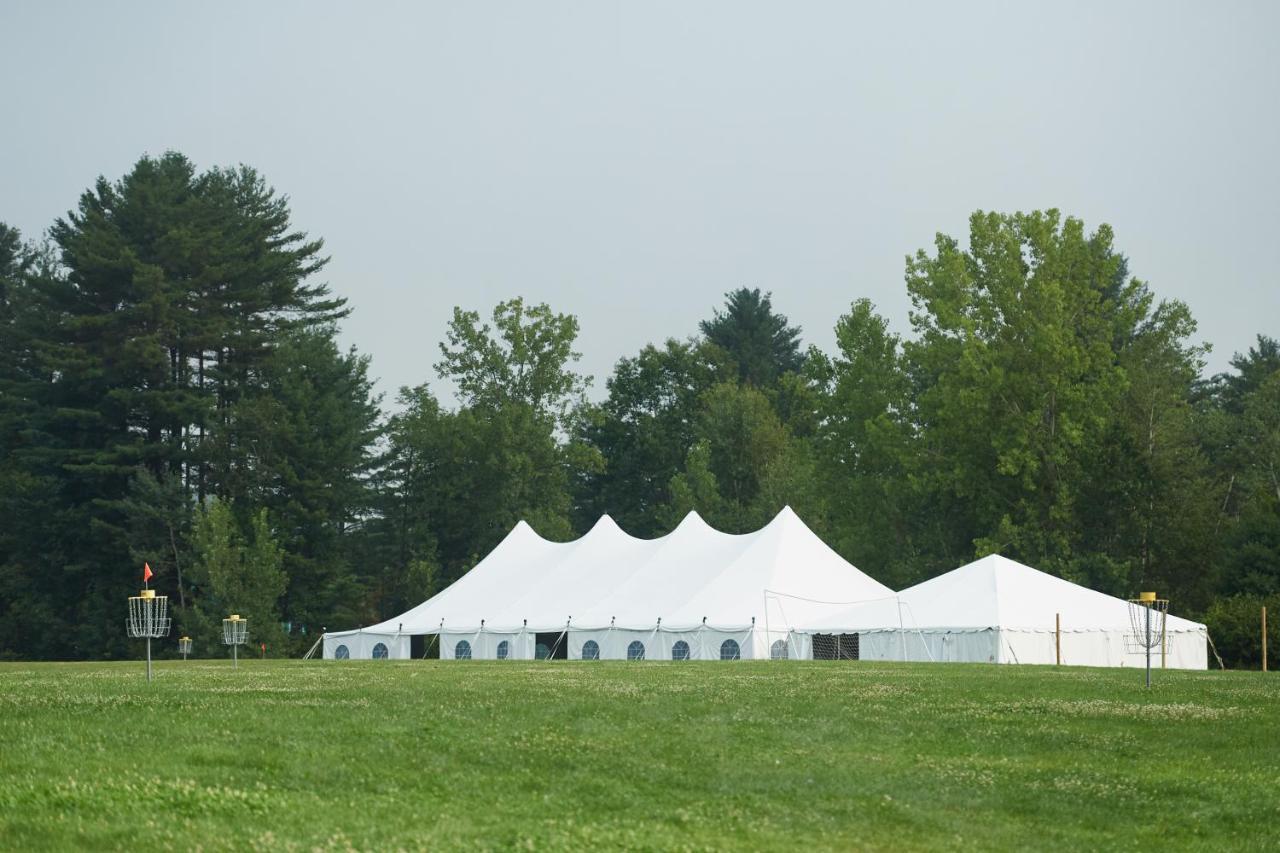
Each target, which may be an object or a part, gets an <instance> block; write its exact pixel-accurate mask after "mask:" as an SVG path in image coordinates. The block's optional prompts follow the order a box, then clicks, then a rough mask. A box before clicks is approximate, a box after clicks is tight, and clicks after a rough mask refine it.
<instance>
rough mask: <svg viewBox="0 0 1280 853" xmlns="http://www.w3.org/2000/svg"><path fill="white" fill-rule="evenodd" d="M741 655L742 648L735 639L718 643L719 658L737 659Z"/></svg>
mask: <svg viewBox="0 0 1280 853" xmlns="http://www.w3.org/2000/svg"><path fill="white" fill-rule="evenodd" d="M741 657H742V648H741V647H740V646H739V645H738V641H737V640H725V641H724V642H723V643H721V644H720V660H739V659H741Z"/></svg>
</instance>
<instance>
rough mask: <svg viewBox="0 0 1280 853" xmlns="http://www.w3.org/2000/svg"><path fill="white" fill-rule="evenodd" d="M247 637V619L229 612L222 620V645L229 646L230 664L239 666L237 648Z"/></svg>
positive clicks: (237, 667)
mask: <svg viewBox="0 0 1280 853" xmlns="http://www.w3.org/2000/svg"><path fill="white" fill-rule="evenodd" d="M248 638H249V620H248V619H241V618H240V616H239V615H238V614H235V613H233V614H231V615H230V616H229V617H227V618H226V619H223V620H222V642H223V645H227V646H230V647H231V665H232V666H233V667H234V668H236V669H239V668H240V655H239V648H240V646H243V645H244V643H245V640H247V639H248Z"/></svg>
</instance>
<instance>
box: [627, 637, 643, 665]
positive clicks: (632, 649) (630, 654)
mask: <svg viewBox="0 0 1280 853" xmlns="http://www.w3.org/2000/svg"><path fill="white" fill-rule="evenodd" d="M627 660H644V643H642V642H640V641H639V640H632V641H631V645H629V646H627Z"/></svg>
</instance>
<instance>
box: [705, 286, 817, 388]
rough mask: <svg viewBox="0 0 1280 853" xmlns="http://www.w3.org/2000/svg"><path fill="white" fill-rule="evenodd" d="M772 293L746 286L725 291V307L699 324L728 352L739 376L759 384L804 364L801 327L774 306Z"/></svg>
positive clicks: (766, 385)
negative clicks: (776, 310) (775, 309)
mask: <svg viewBox="0 0 1280 853" xmlns="http://www.w3.org/2000/svg"><path fill="white" fill-rule="evenodd" d="M770 298H771V294H768V293H764V294H761V293H760V289H759V288H754V289H748V288H745V287H741V288H738V289H737V290H734V291H730V292H729V293H727V294H725V309H724V311H720V310H719V309H716V312H715V316H713V317H712V318H711V319H710V320H703V321H702V322H701V323H700V324H699V328H701V330H702V334H703V335H705V336H706V339H707V340H708V341H710V342H711V343H713V344H715V345H716V346H718V347H720V348H721V349H723V350H724V351H725V352H727V353H728V354H729V356H730V358H732V359H733V361H734V363H735V364H736V365H737V367H738V377H739V378H740V379H741V380H742V381H743V382H746V383H748V384H749V385H754V386H755V387H757V388H766V387H769V386H772V385H773V384H774V383H775V382H777V381H778V378H779V377H781V376H782V375H783V374H784V373H794V372H797V371H799V370H800V368H801V366H802V365H803V364H804V355H803V354H802V353H801V351H800V328H799V327H798V326H790V325H788V324H787V318H786V317H785V316H784V315H782V314H778V313H776V312H775V311H774V310H773V303H772V302H771V299H770Z"/></svg>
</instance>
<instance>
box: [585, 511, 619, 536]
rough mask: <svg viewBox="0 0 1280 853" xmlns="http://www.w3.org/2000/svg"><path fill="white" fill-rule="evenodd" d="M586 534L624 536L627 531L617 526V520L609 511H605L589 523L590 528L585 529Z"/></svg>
mask: <svg viewBox="0 0 1280 853" xmlns="http://www.w3.org/2000/svg"><path fill="white" fill-rule="evenodd" d="M586 535H587V536H592V537H598V536H626V535H627V531H625V530H623V529H622V528H621V527H619V526H618V522H616V521H614V520H613V518H612V517H611V516H610V515H609V513H607V512H606V513H605V514H604V515H602V516H600V517H599V518H598V519H596V523H595V524H593V525H591V529H590V530H588V531H587V534H586Z"/></svg>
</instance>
